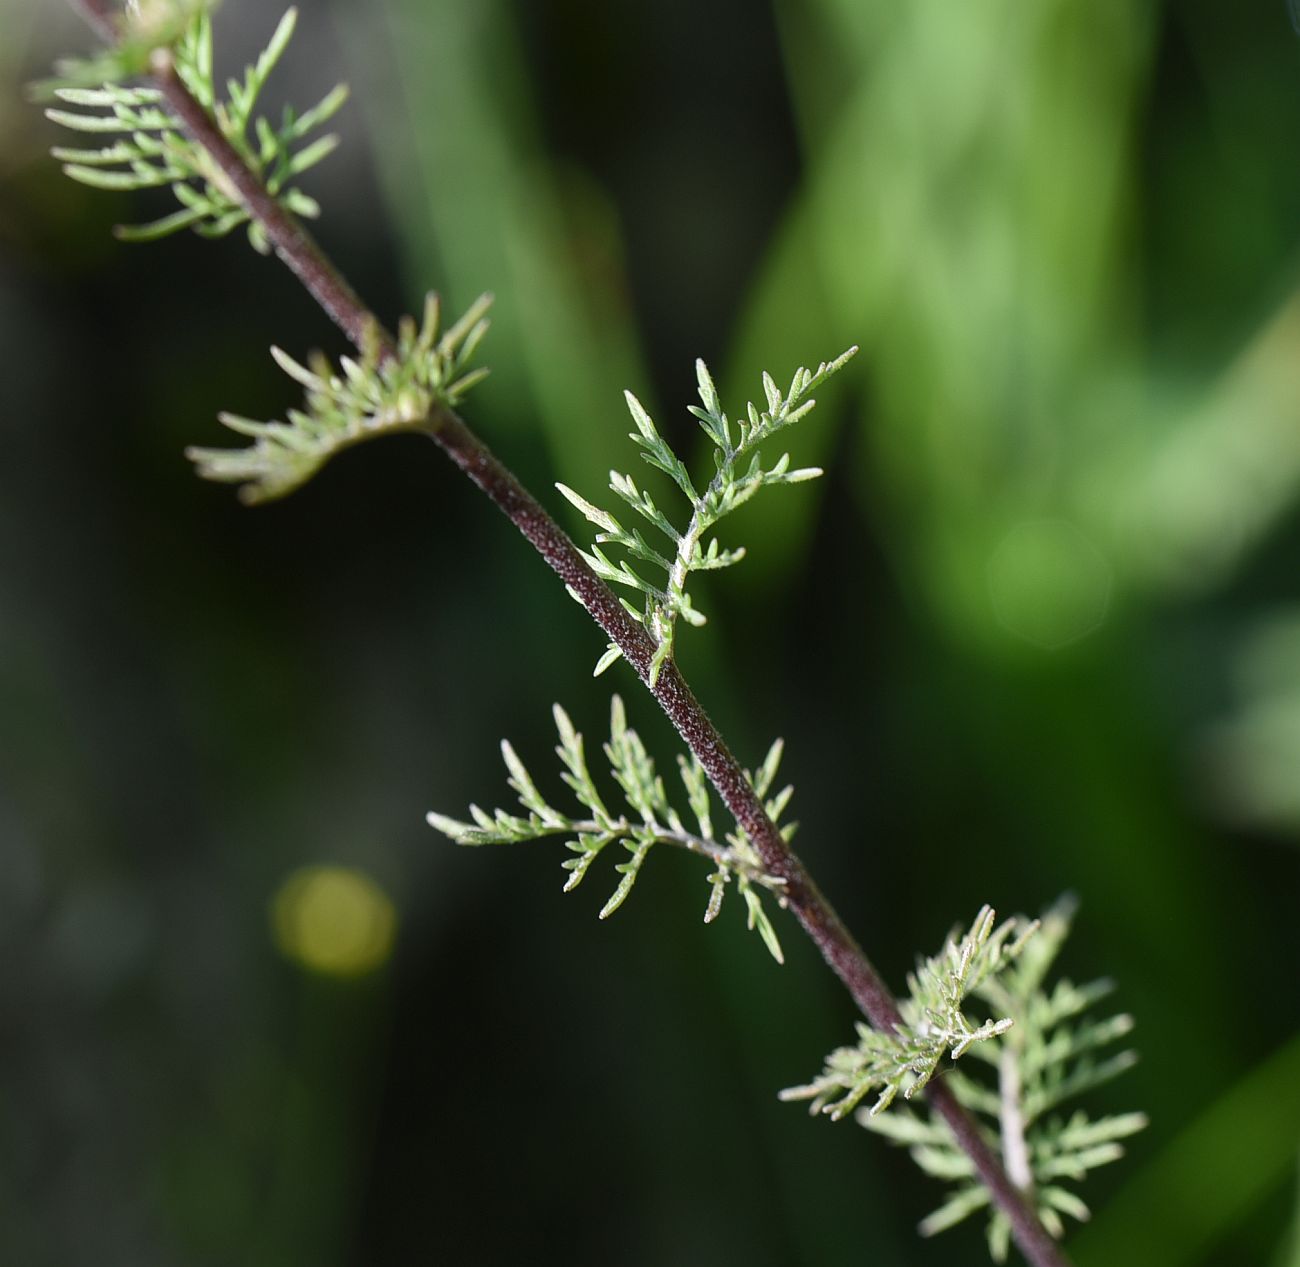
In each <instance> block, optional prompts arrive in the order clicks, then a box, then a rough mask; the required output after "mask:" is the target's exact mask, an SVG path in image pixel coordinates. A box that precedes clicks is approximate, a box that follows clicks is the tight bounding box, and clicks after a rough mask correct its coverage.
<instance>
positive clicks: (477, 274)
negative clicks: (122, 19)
mask: <svg viewBox="0 0 1300 1267" xmlns="http://www.w3.org/2000/svg"><path fill="white" fill-rule="evenodd" d="M376 9H378V10H379V11H380V12H381V13H382V15H383V17H384V19H385V21H386V24H387V28H388V30H389V32H390V35H391V38H390V41H389V46H388V48H387V49H386V50H383V51H382V53H381V54H380V57H381V58H391V68H392V76H391V78H392V82H391V83H389V82H387V76H386V75H385V74H384V73H382V72H381V71H379V70H376V69H374V68H371V72H370V73H371V76H372V78H373V81H374V82H373V83H371V84H370V85H368V89H369V90H368V91H367V92H366V93H364V94H360V96H361V98H362V100H364V101H368V102H369V103H370V106H371V110H372V115H371V122H372V132H373V134H374V136H375V138H376V145H377V149H378V163H379V168H380V174H381V180H382V182H383V186H384V188H385V189H386V191H387V197H388V201H389V204H390V211H391V215H392V217H393V221H394V223H395V224H396V225H397V228H398V233H399V235H400V239H401V249H402V252H403V255H404V257H405V260H406V262H407V268H408V274H409V284H410V286H411V290H412V302H414V295H415V293H416V292H418V291H422V290H424V289H427V288H429V287H431V286H438V287H439V288H442V289H445V290H447V291H449V292H450V293H451V295H452V296H453V297H454V298H455V300H456V303H457V304H458V305H463V304H465V303H467V302H468V301H469V300H470V299H471V298H472V297H473V296H474V295H476V294H477V293H479V292H480V291H482V290H493V291H495V292H496V294H497V303H496V307H495V309H494V312H493V330H492V333H491V336H490V339H489V343H488V345H487V348H486V351H485V363H486V364H489V365H490V366H491V367H492V372H493V378H492V388H491V396H492V399H491V402H490V405H485V406H484V408H490V409H491V416H492V418H493V420H494V422H495V423H496V424H497V425H500V426H510V427H513V428H517V429H523V430H525V431H526V430H528V429H532V428H538V429H539V430H540V432H541V433H542V435H543V436H544V437H545V442H546V445H547V447H548V449H549V455H550V459H551V462H552V464H553V467H554V469H555V471H556V473H557V474H559V475H560V476H562V478H563V479H564V480H565V481H566V482H569V483H571V484H573V485H574V486H575V487H577V488H579V489H581V490H583V491H584V492H585V493H586V494H588V495H595V494H598V493H599V490H600V489H601V488H602V487H603V486H604V485H605V483H606V482H607V480H608V472H609V469H610V467H611V466H612V465H616V464H626V462H627V452H626V441H625V437H624V433H625V432H626V431H627V430H628V427H627V426H626V425H624V422H625V419H624V416H623V403H622V391H623V388H624V387H629V386H631V387H634V388H635V389H636V390H637V391H638V392H642V391H644V388H645V380H646V375H645V371H644V370H643V368H642V363H641V354H640V351H639V347H638V338H637V334H636V331H635V329H634V327H633V319H632V315H631V310H630V307H629V305H628V304H627V302H626V287H625V285H624V279H623V261H622V253H621V245H620V231H619V228H618V224H617V218H616V215H615V213H614V210H613V208H612V205H611V203H610V201H609V199H608V198H607V197H606V196H605V194H604V192H603V191H602V190H601V189H600V188H599V187H598V186H597V184H596V183H595V182H594V181H593V180H591V179H589V178H588V177H586V176H585V174H584V173H582V172H580V171H577V170H575V169H571V168H565V167H563V166H559V165H555V164H552V163H549V162H548V161H547V157H546V155H545V154H544V152H543V147H542V141H541V138H540V136H539V134H538V129H537V127H536V124H535V122H534V120H535V119H536V117H537V114H538V110H537V107H536V105H535V104H534V101H533V88H532V85H531V83H530V82H529V72H528V68H527V64H526V62H525V59H524V56H523V52H522V49H521V48H520V43H519V36H518V32H517V31H516V30H515V28H514V25H513V18H512V16H511V12H510V9H509V6H508V5H506V4H504V3H500V2H499V0H497V2H495V3H468V2H467V0H449V2H448V3H442V4H438V5H433V6H430V5H426V4H424V3H422V2H421V0H384V3H383V4H381V5H379V6H374V7H371V8H367V9H366V10H365V11H364V12H361V11H359V12H358V14H357V16H356V17H355V18H346V19H341V20H345V21H354V20H355V21H356V22H358V23H360V24H366V25H368V24H370V23H372V22H373V21H374V19H375V14H376ZM358 43H359V44H362V43H364V41H362V40H360V39H359V40H358Z"/></svg>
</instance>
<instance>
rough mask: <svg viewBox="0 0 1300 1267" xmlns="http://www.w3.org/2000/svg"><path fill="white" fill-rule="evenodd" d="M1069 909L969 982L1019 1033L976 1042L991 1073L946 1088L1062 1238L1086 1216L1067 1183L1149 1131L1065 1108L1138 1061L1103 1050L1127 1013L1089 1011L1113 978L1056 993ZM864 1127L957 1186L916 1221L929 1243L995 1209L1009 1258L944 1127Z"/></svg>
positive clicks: (1007, 1230) (1064, 905)
mask: <svg viewBox="0 0 1300 1267" xmlns="http://www.w3.org/2000/svg"><path fill="white" fill-rule="evenodd" d="M1072 914H1073V904H1072V903H1071V902H1069V901H1062V902H1060V903H1058V904H1057V905H1056V906H1055V907H1054V908H1053V909H1052V910H1050V911H1049V912H1048V913H1047V914H1046V915H1045V916H1044V917H1043V919H1042V921H1041V928H1040V930H1039V932H1038V934H1037V935H1036V936H1035V937H1034V938H1033V940H1032V941H1031V942H1029V944H1028V945H1027V946H1025V947H1024V949H1023V953H1021V954H1020V955H1019V957H1018V958H1017V959H1016V960H1015V962H1014V963H1009V964H1007V965H1005V966H1004V968H1003V969H1002V970H1000V971H998V972H996V973H992V974H988V975H986V976H985V977H984V978H983V979H982V980H980V981H978V982H977V983H975V984H974V986H973V991H974V993H975V994H976V995H977V996H979V997H980V998H981V999H982V1000H983V1001H984V1003H985V1004H986V1005H987V1006H988V1007H990V1008H992V1009H994V1011H995V1012H998V1013H1005V1014H1006V1016H1007V1017H1008V1018H1009V1019H1011V1020H1013V1021H1014V1022H1015V1024H1014V1027H1013V1028H1011V1029H1010V1030H1009V1031H1008V1033H1007V1034H1006V1036H1005V1038H1004V1039H1003V1040H1002V1042H1000V1043H998V1044H997V1045H996V1046H993V1045H988V1046H976V1047H973V1048H971V1053H972V1055H973V1056H974V1057H975V1058H976V1061H977V1062H978V1064H979V1065H983V1066H985V1067H986V1068H987V1070H988V1074H987V1076H983V1077H981V1076H980V1075H979V1073H978V1070H977V1069H975V1070H972V1069H971V1067H970V1066H969V1065H964V1066H963V1070H964V1071H965V1072H963V1073H956V1072H954V1073H952V1074H950V1075H949V1078H948V1085H949V1086H950V1087H951V1088H952V1090H953V1092H954V1094H955V1095H956V1096H957V1098H958V1099H959V1100H960V1101H961V1102H962V1103H963V1104H964V1105H965V1106H966V1108H967V1109H969V1110H970V1111H971V1112H972V1113H973V1114H975V1115H976V1116H977V1117H978V1118H980V1119H982V1120H983V1121H984V1122H985V1123H986V1124H987V1127H988V1130H987V1137H988V1139H989V1141H990V1143H992V1144H995V1148H996V1149H997V1150H998V1151H1000V1153H1001V1159H1002V1163H1003V1165H1004V1167H1005V1168H1006V1171H1007V1174H1008V1175H1009V1176H1010V1178H1011V1179H1012V1181H1013V1182H1014V1183H1015V1184H1016V1185H1017V1186H1018V1187H1020V1188H1021V1189H1022V1191H1024V1192H1025V1193H1026V1195H1027V1196H1028V1197H1029V1199H1030V1200H1031V1202H1032V1203H1033V1205H1034V1206H1035V1208H1036V1209H1037V1212H1038V1216H1039V1218H1040V1219H1041V1220H1042V1222H1043V1225H1044V1226H1045V1227H1046V1228H1048V1230H1049V1231H1050V1232H1051V1233H1052V1234H1053V1235H1054V1236H1056V1237H1058V1238H1059V1237H1061V1236H1063V1235H1064V1233H1065V1223H1064V1219H1065V1218H1066V1217H1069V1218H1072V1219H1076V1220H1080V1219H1086V1218H1087V1217H1088V1207H1087V1206H1086V1205H1085V1204H1084V1202H1083V1201H1082V1200H1081V1199H1080V1197H1079V1196H1078V1195H1077V1194H1076V1193H1075V1192H1073V1191H1072V1190H1071V1189H1070V1188H1068V1187H1066V1186H1065V1183H1066V1182H1078V1181H1080V1180H1082V1179H1084V1178H1085V1177H1086V1175H1087V1174H1088V1172H1089V1171H1091V1170H1094V1169H1096V1168H1097V1167H1098V1166H1103V1165H1107V1164H1108V1163H1110V1162H1112V1161H1116V1160H1117V1159H1118V1158H1120V1157H1121V1156H1123V1153H1124V1149H1123V1145H1122V1144H1121V1143H1120V1141H1121V1140H1123V1139H1126V1138H1127V1137H1128V1136H1130V1135H1133V1134H1134V1133H1136V1132H1137V1131H1140V1130H1141V1129H1142V1128H1143V1127H1144V1126H1145V1125H1146V1117H1145V1115H1144V1114H1141V1113H1120V1114H1113V1115H1109V1116H1105V1117H1100V1118H1090V1117H1089V1116H1088V1115H1087V1114H1086V1113H1085V1112H1084V1111H1083V1110H1081V1109H1075V1110H1073V1111H1072V1112H1071V1113H1070V1115H1069V1116H1068V1117H1066V1116H1062V1114H1061V1113H1060V1112H1058V1111H1057V1110H1059V1109H1060V1108H1061V1106H1062V1105H1063V1104H1065V1103H1066V1102H1068V1101H1070V1100H1073V1099H1074V1098H1076V1097H1077V1096H1078V1095H1080V1094H1082V1093H1083V1092H1085V1091H1088V1090H1091V1089H1092V1088H1093V1087H1095V1086H1097V1085H1099V1084H1101V1083H1103V1082H1107V1081H1109V1080H1110V1079H1111V1078H1114V1077H1116V1076H1117V1075H1118V1074H1120V1073H1122V1072H1123V1071H1124V1070H1125V1069H1127V1068H1129V1067H1130V1066H1131V1065H1132V1063H1133V1061H1134V1060H1135V1056H1134V1055H1133V1053H1132V1052H1131V1051H1127V1050H1121V1051H1119V1052H1117V1053H1113V1054H1107V1053H1108V1052H1109V1051H1110V1049H1111V1047H1112V1045H1113V1044H1114V1043H1115V1041H1116V1040H1118V1039H1120V1038H1122V1037H1124V1036H1125V1035H1127V1034H1128V1032H1129V1031H1130V1030H1131V1029H1132V1026H1133V1022H1132V1018H1130V1017H1129V1016H1127V1015H1123V1014H1121V1015H1118V1016H1112V1017H1109V1018H1107V1019H1104V1020H1094V1019H1092V1018H1091V1017H1090V1016H1089V1015H1088V1013H1089V1011H1090V1009H1091V1008H1092V1007H1093V1006H1094V1005H1095V1004H1096V1003H1098V1002H1099V1001H1100V1000H1101V999H1103V998H1104V997H1105V996H1106V995H1107V994H1109V993H1110V991H1111V989H1112V986H1111V984H1110V983H1109V982H1105V981H1100V982H1094V983H1093V984H1091V985H1087V986H1076V985H1074V984H1072V983H1071V982H1069V981H1064V980H1063V981H1058V982H1057V983H1056V984H1054V985H1053V986H1051V987H1050V988H1049V987H1048V986H1047V985H1046V984H1045V979H1046V977H1047V974H1048V972H1049V970H1050V968H1051V966H1052V964H1053V962H1054V961H1055V959H1056V956H1057V955H1058V953H1059V951H1060V949H1061V945H1062V943H1063V942H1064V940H1065V937H1066V935H1067V933H1068V932H1069V927H1070V921H1071V918H1072ZM857 1116H858V1121H859V1122H861V1123H862V1125H864V1126H867V1127H869V1128H870V1129H871V1130H873V1131H875V1132H876V1133H878V1134H881V1135H885V1136H887V1137H889V1138H890V1139H892V1140H894V1142H895V1143H898V1144H902V1145H904V1146H905V1147H906V1148H908V1149H909V1151H910V1152H911V1155H912V1158H913V1159H914V1160H915V1161H916V1163H917V1164H918V1165H919V1166H920V1167H921V1169H923V1170H924V1171H926V1172H927V1173H928V1174H930V1175H933V1176H934V1177H935V1178H938V1179H942V1180H945V1181H947V1182H949V1183H952V1184H954V1185H955V1187H954V1190H953V1192H952V1194H951V1196H950V1197H949V1198H948V1200H947V1201H945V1202H944V1203H943V1205H941V1206H940V1207H939V1208H938V1209H937V1210H935V1212H934V1213H933V1214H931V1215H930V1216H929V1217H928V1218H926V1219H925V1220H924V1221H923V1222H922V1224H921V1231H922V1233H923V1234H924V1235H927V1236H928V1235H932V1234H934V1233H935V1232H939V1231H942V1230H944V1229H945V1228H948V1227H951V1226H953V1225H954V1224H956V1223H958V1222H960V1221H961V1220H962V1219H964V1218H966V1217H967V1216H968V1215H971V1214H974V1213H977V1212H979V1211H981V1210H985V1209H988V1210H989V1211H990V1213H989V1222H988V1243H989V1251H990V1253H991V1255H992V1257H993V1259H994V1260H995V1261H996V1262H1004V1261H1005V1260H1006V1257H1007V1253H1008V1250H1009V1247H1010V1244H1011V1226H1010V1224H1009V1222H1008V1221H1007V1219H1006V1216H1005V1215H1004V1214H1003V1213H1002V1212H1001V1211H1000V1210H999V1209H997V1208H996V1207H995V1206H992V1205H991V1204H990V1200H989V1194H988V1191H987V1190H986V1189H985V1188H984V1186H983V1184H982V1183H981V1182H980V1181H979V1178H978V1176H977V1175H976V1174H975V1171H974V1168H973V1166H972V1164H971V1162H970V1159H969V1158H968V1157H967V1155H966V1154H965V1153H964V1152H963V1151H962V1150H961V1149H960V1148H959V1147H958V1146H957V1144H956V1142H955V1141H954V1140H953V1138H952V1136H951V1135H950V1134H949V1132H948V1128H947V1126H946V1125H945V1124H944V1122H943V1121H942V1120H941V1119H940V1118H938V1117H937V1116H936V1115H934V1114H933V1113H931V1112H930V1111H929V1110H928V1109H917V1108H915V1107H908V1108H905V1109H899V1110H897V1111H895V1112H894V1113H889V1114H885V1115H884V1116H874V1115H872V1114H870V1113H865V1112H860V1113H859V1114H858V1115H857Z"/></svg>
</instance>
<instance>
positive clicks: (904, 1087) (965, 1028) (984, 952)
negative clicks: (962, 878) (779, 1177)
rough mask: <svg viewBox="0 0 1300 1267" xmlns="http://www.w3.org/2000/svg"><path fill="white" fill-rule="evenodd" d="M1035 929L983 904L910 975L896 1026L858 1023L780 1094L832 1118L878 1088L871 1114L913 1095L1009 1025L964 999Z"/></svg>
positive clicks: (1016, 951)
mask: <svg viewBox="0 0 1300 1267" xmlns="http://www.w3.org/2000/svg"><path fill="white" fill-rule="evenodd" d="M1037 931H1038V925H1037V924H1036V923H1026V922H1025V921H1023V920H1020V919H1009V920H1006V921H1005V922H1004V923H1002V924H1001V925H999V924H998V923H997V922H996V917H995V915H994V912H993V910H992V908H991V907H987V906H986V907H984V908H983V910H981V911H980V913H979V914H978V915H977V916H976V917H975V922H974V923H973V924H972V925H971V926H970V929H969V930H968V931H967V932H966V934H965V935H964V936H959V931H958V930H956V929H954V930H953V932H952V933H950V934H949V936H948V940H947V941H946V942H945V943H944V947H943V949H942V950H941V951H940V952H939V953H938V955H936V956H934V957H933V958H930V959H925V960H923V961H922V962H921V963H920V964H918V966H917V970H916V971H915V972H914V973H913V974H912V975H911V976H909V977H908V988H909V989H908V996H907V998H905V999H903V1000H902V1001H901V1002H900V1004H899V1011H900V1012H901V1013H902V1015H903V1023H902V1024H901V1025H900V1026H899V1027H898V1028H897V1029H896V1030H895V1031H894V1032H893V1033H888V1034H887V1033H882V1032H881V1031H880V1030H876V1029H873V1028H872V1027H871V1026H869V1025H866V1024H862V1023H859V1025H858V1026H857V1031H858V1041H857V1043H856V1044H854V1045H853V1046H852V1047H840V1048H837V1049H836V1050H835V1051H833V1052H831V1054H830V1055H829V1056H828V1057H827V1058H826V1065H825V1068H824V1069H823V1070H822V1072H821V1075H820V1076H819V1077H817V1078H815V1079H814V1080H813V1081H812V1082H810V1083H808V1084H807V1085H806V1086H800V1087H790V1088H787V1089H786V1090H785V1091H782V1092H781V1098H782V1099H783V1100H810V1101H811V1102H812V1103H811V1105H810V1111H811V1112H813V1113H826V1114H827V1115H828V1116H829V1117H830V1118H831V1119H832V1120H833V1121H838V1120H839V1119H840V1118H842V1117H844V1116H845V1115H846V1114H848V1113H850V1112H851V1111H852V1110H853V1109H854V1108H856V1107H857V1105H858V1104H859V1103H860V1102H861V1101H862V1100H863V1099H864V1098H865V1097H866V1096H867V1095H868V1094H870V1093H873V1092H874V1093H875V1095H876V1100H875V1103H874V1104H873V1105H872V1106H871V1108H870V1109H869V1110H868V1113H869V1115H870V1116H872V1117H875V1116H876V1115H877V1114H879V1113H881V1112H882V1111H883V1110H884V1109H886V1108H888V1107H889V1106H890V1104H892V1103H893V1101H894V1099H895V1097H897V1096H898V1094H899V1093H900V1092H901V1093H902V1095H903V1098H904V1099H908V1100H910V1099H911V1098H912V1097H913V1096H914V1095H915V1094H916V1093H917V1092H918V1091H920V1090H921V1089H922V1088H923V1087H924V1086H925V1085H926V1084H927V1083H928V1082H929V1081H930V1079H931V1078H932V1077H933V1076H934V1074H935V1072H936V1071H937V1070H938V1068H939V1066H940V1063H941V1062H942V1061H943V1059H944V1058H945V1057H946V1056H949V1055H951V1057H952V1059H953V1060H958V1059H960V1058H961V1057H962V1056H963V1055H965V1054H966V1052H967V1051H970V1050H971V1049H973V1048H974V1047H975V1046H976V1044H980V1043H983V1042H986V1041H987V1040H988V1039H990V1038H996V1037H997V1036H998V1035H1000V1034H1003V1033H1005V1032H1006V1031H1007V1030H1008V1029H1010V1028H1011V1024H1012V1021H1011V1018H1010V1017H1008V1016H1002V1017H996V1018H989V1019H985V1020H982V1021H975V1020H972V1019H971V1018H970V1017H968V1016H967V1015H966V1010H965V1007H966V1001H967V999H968V998H969V997H970V996H971V995H972V994H976V993H978V992H979V990H980V989H981V988H982V987H983V986H984V985H985V984H986V983H987V982H988V981H989V980H991V979H994V978H996V977H997V975H998V974H999V973H1002V972H1005V971H1006V970H1007V968H1008V967H1009V966H1010V964H1012V963H1013V962H1014V961H1015V960H1016V959H1017V958H1018V957H1019V956H1020V955H1021V954H1022V953H1023V952H1024V949H1025V947H1026V945H1027V944H1029V942H1030V939H1031V938H1032V937H1033V936H1034V934H1035V933H1036V932H1037ZM962 1157H963V1159H964V1154H963V1155H962ZM967 1164H969V1162H967Z"/></svg>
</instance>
